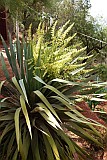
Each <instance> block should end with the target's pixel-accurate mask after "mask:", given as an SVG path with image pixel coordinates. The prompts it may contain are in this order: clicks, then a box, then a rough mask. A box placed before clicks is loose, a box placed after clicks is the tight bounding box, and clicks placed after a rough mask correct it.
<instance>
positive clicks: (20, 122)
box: [0, 26, 103, 160]
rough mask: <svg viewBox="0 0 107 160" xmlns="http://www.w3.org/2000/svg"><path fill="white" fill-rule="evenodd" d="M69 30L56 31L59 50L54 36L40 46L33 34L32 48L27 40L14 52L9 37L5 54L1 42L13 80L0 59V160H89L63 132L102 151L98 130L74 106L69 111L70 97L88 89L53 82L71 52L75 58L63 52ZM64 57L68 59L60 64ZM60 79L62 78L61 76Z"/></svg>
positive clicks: (84, 86)
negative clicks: (0, 71) (0, 76)
mask: <svg viewBox="0 0 107 160" xmlns="http://www.w3.org/2000/svg"><path fill="white" fill-rule="evenodd" d="M70 29H71V26H69V27H68V28H67V29H66V30H65V32H64V33H63V34H62V30H61V29H60V30H59V31H60V32H58V33H59V34H61V35H60V36H59V37H60V41H59V42H60V45H57V43H55V42H54V40H55V41H56V39H57V38H56V36H55V38H54V34H53V41H52V42H53V43H54V44H52V42H51V43H50V44H49V42H48V43H47V42H44V41H42V38H43V37H42V33H41V32H40V33H37V35H38V36H39V37H38V39H37V40H36V41H35V43H36V46H34V45H32V40H29V42H25V41H24V39H23V41H22V43H20V42H19V40H18V38H17V40H16V49H14V47H13V44H12V40H11V36H9V37H10V50H9V49H8V47H7V45H6V43H5V42H4V40H3V38H2V37H1V38H2V42H3V45H4V47H5V51H6V55H7V58H8V61H9V63H10V66H11V68H12V71H13V74H14V77H12V79H11V77H10V76H9V73H8V69H7V68H6V65H5V61H4V58H3V55H2V54H1V63H2V69H3V71H4V74H5V76H6V79H7V83H6V84H5V83H4V82H1V84H0V91H2V92H1V93H2V95H3V96H5V98H4V99H3V100H2V101H1V102H0V105H1V106H0V158H1V160H4V159H8V160H12V159H13V160H21V159H22V160H45V159H46V160H73V159H81V160H82V159H83V160H84V159H92V158H91V157H90V156H89V155H88V154H87V153H86V152H85V151H84V149H81V148H80V147H79V146H78V145H77V144H76V143H75V142H74V141H73V140H72V139H71V138H70V137H69V136H68V135H67V134H66V133H65V129H66V130H69V131H71V132H73V133H74V134H76V135H78V136H80V137H82V138H84V139H86V140H88V141H89V142H92V143H95V144H97V145H98V146H100V147H103V144H102V141H101V140H102V136H101V134H100V133H99V132H98V131H97V130H96V129H95V128H94V127H93V125H99V126H101V125H100V124H98V123H97V122H93V121H91V120H89V119H87V118H86V117H85V116H83V115H82V114H81V113H80V112H79V111H78V109H77V108H78V107H79V106H76V105H74V102H75V100H77V99H78V98H77V97H76V95H75V94H74V92H77V91H78V90H79V91H81V90H82V89H83V88H88V84H85V83H80V82H79V83H77V82H72V81H66V80H63V79H59V78H57V76H58V77H60V74H61V71H62V70H63V69H65V68H66V67H67V65H68V64H69V62H70V63H71V61H72V62H73V57H72V55H73V54H72V53H71V51H74V50H75V52H73V53H76V52H77V54H76V57H77V59H78V58H79V57H78V56H79V52H78V51H77V50H76V49H72V50H70V47H68V48H66V47H65V46H66V45H67V44H68V42H69V41H70V40H71V38H68V39H65V37H64V35H65V33H66V32H68V31H69V30H70ZM38 31H39V30H38ZM40 31H41V30H40ZM42 31H43V30H42ZM52 33H54V32H52ZM58 33H57V34H58ZM62 35H63V36H62ZM67 40H68V41H67ZM62 42H63V44H62ZM33 43H34V41H33ZM42 43H44V45H43V46H44V47H43V46H42ZM55 44H56V45H55ZM65 44H66V45H65ZM42 47H43V48H42ZM64 48H65V49H64ZM83 50H84V49H83ZM59 51H60V52H59ZM63 51H64V53H63ZM62 53H63V54H62ZM68 53H70V58H71V59H70V60H69V59H68V61H67V62H65V61H64V64H63V59H64V58H65V57H66V56H68ZM45 55H46V61H45ZM68 57H69V56H68ZM48 58H49V59H48ZM56 58H57V59H56ZM64 60H65V59H64ZM74 61H76V59H75V60H74ZM60 63H61V67H60V66H59V65H60ZM50 66H52V67H50ZM56 66H57V67H56ZM68 67H70V65H68ZM51 72H52V74H51ZM67 74H68V73H67ZM61 76H65V77H64V78H66V75H64V74H62V75H61ZM53 78H54V79H53ZM89 87H90V86H89ZM94 136H95V137H99V138H100V139H101V140H98V139H97V138H95V137H94Z"/></svg>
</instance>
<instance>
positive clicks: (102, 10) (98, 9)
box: [90, 0, 107, 22]
mask: <svg viewBox="0 0 107 160" xmlns="http://www.w3.org/2000/svg"><path fill="white" fill-rule="evenodd" d="M90 2H91V5H92V8H91V10H90V13H91V15H92V16H93V17H95V18H96V17H97V16H98V17H100V16H102V17H103V18H104V20H105V21H106V22H107V0H90Z"/></svg>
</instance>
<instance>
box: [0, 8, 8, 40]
mask: <svg viewBox="0 0 107 160" xmlns="http://www.w3.org/2000/svg"><path fill="white" fill-rule="evenodd" d="M0 34H1V35H2V36H3V38H4V40H7V27H6V10H5V9H4V8H3V9H0Z"/></svg>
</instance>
